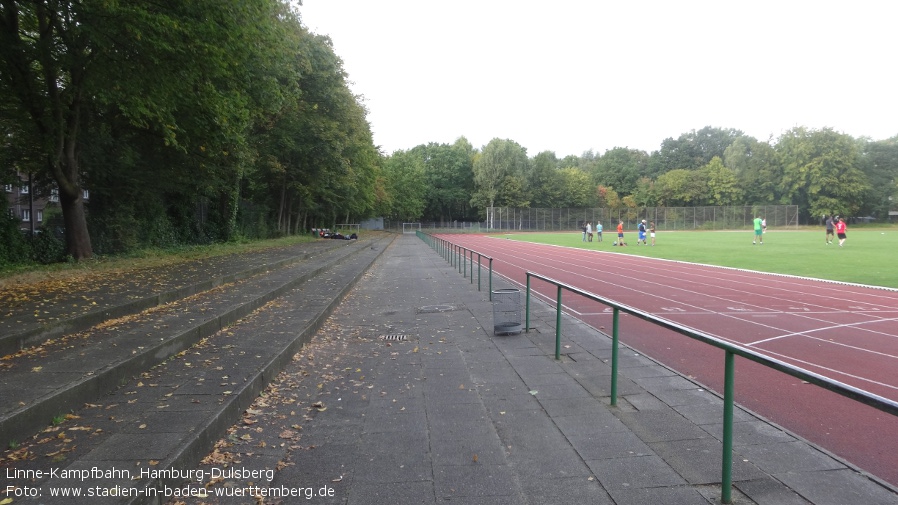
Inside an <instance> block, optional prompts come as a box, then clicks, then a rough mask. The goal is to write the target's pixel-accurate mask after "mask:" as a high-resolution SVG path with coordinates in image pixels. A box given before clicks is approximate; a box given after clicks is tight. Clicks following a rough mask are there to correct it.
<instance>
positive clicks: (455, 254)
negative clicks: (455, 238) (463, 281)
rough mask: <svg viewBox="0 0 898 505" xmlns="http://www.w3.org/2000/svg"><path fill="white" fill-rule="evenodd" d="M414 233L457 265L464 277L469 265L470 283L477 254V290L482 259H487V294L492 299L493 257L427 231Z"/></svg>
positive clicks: (452, 263) (453, 264) (466, 275)
mask: <svg viewBox="0 0 898 505" xmlns="http://www.w3.org/2000/svg"><path fill="white" fill-rule="evenodd" d="M415 234H416V235H417V236H418V238H420V239H421V240H423V241H424V242H425V243H427V245H429V246H430V247H431V248H432V249H433V250H435V251H436V252H437V253H439V254H440V256H442V257H443V258H444V259H445V260H446V261H447V262H449V264H450V265H452V266H455V267H458V271H459V272H460V273H461V274H462V275H463V276H464V277H465V278H468V265H470V267H471V268H470V274H471V284H474V255H475V254H476V255H477V291H480V290H481V287H480V283H481V267H482V263H483V260H484V259H486V260H488V261H489V274H488V276H487V278H488V279H489V295H490V301H492V300H493V258H492V257H490V256H487V255H485V254H481V253H479V252H477V251H474V250H472V249H468V248H467V247H462V246H460V245H457V244H453V243H452V242H449V241H448V240H445V239H442V238H439V237H434V236H433V235H430V234H428V233H424V232H422V231H420V230H418V231H416V232H415Z"/></svg>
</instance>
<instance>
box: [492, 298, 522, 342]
mask: <svg viewBox="0 0 898 505" xmlns="http://www.w3.org/2000/svg"><path fill="white" fill-rule="evenodd" d="M520 332H521V290H520V289H496V290H494V291H493V334H494V335H502V334H509V333H520Z"/></svg>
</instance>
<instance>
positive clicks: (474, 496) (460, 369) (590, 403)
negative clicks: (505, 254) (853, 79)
mask: <svg viewBox="0 0 898 505" xmlns="http://www.w3.org/2000/svg"><path fill="white" fill-rule="evenodd" d="M484 283H485V279H484ZM485 286H486V284H484V285H483V289H482V290H481V291H478V289H477V284H476V277H475V280H474V284H472V283H471V279H468V278H464V277H462V274H461V273H459V272H458V271H457V269H455V268H454V267H452V266H450V265H448V264H447V263H446V262H444V261H443V259H442V258H441V257H440V256H439V255H438V254H436V253H435V252H434V251H432V250H431V249H430V248H429V247H427V246H426V245H425V244H424V243H423V242H422V241H420V240H418V239H416V238H413V237H410V236H403V237H400V238H399V239H397V241H396V242H394V244H393V245H392V246H391V247H390V248H389V249H388V251H387V252H386V254H385V255H384V256H382V257H381V258H380V259H379V260H378V261H377V262H376V263H375V266H374V268H373V269H372V270H371V271H370V272H369V274H368V276H367V277H366V279H365V280H364V282H362V283H360V284H359V285H358V286H357V287H356V288H355V289H354V290H353V291H352V292H351V293H350V295H349V296H348V297H347V299H346V300H344V302H343V303H342V304H341V305H340V306H339V307H338V309H337V310H336V312H335V313H334V315H333V316H332V317H331V318H330V320H329V321H328V323H327V324H326V325H325V326H324V328H323V330H322V331H320V332H319V333H318V334H317V335H316V337H315V338H314V339H313V341H312V344H311V345H310V346H308V347H306V348H305V349H304V350H303V351H302V352H300V353H299V354H298V355H297V356H296V358H295V359H294V361H293V363H291V365H290V366H288V368H287V370H286V371H285V372H284V373H283V374H282V375H281V376H280V377H278V379H277V381H275V382H274V383H273V384H272V386H271V387H270V388H269V390H268V391H267V392H266V393H265V394H263V396H262V397H260V398H259V400H258V401H257V402H256V403H255V404H254V405H253V406H251V407H250V410H249V412H250V414H249V415H247V417H246V419H245V421H244V423H242V424H238V425H236V426H234V427H233V428H232V430H233V431H232V433H231V435H230V437H229V438H228V439H225V440H222V441H221V442H220V444H219V449H218V450H217V451H216V453H214V454H213V455H211V456H210V457H209V458H207V464H206V465H202V466H200V467H199V469H201V470H203V471H205V472H207V474H206V475H207V476H208V475H211V473H212V472H214V471H216V470H215V469H216V468H217V467H220V466H221V465H222V462H225V461H228V462H230V464H232V465H233V466H234V467H236V468H243V469H247V470H263V469H272V470H276V471H275V472H273V474H272V476H273V478H272V479H271V480H270V481H269V480H268V479H267V477H263V478H254V477H253V476H251V475H250V477H249V478H246V479H240V478H225V479H223V480H221V481H217V482H215V483H214V484H212V485H210V486H209V487H208V491H207V493H208V495H207V496H206V497H205V498H203V499H194V500H189V501H188V503H247V501H246V498H243V501H241V499H240V498H231V499H227V498H222V497H216V496H215V493H228V492H238V493H239V492H242V491H243V490H245V488H246V486H249V485H258V486H261V487H265V488H267V490H268V491H266V492H269V493H273V494H277V493H285V492H293V493H297V494H300V493H310V494H311V493H314V494H315V497H314V499H312V500H310V502H311V503H340V504H344V503H348V504H353V505H354V504H380V503H383V504H395V503H424V504H427V503H446V502H448V503H470V504H522V503H530V504H556V503H557V504H565V505H569V504H571V503H595V504H618V505H624V504H634V505H635V504H640V505H641V504H646V503H664V504H708V503H719V499H720V485H719V483H720V467H721V443H720V441H719V438H720V433H721V431H722V428H721V419H722V412H723V408H722V402H721V400H720V399H719V398H718V397H717V396H716V395H713V394H711V393H709V392H708V391H705V390H703V389H702V387H700V386H699V385H696V384H694V383H692V382H690V381H689V380H686V379H684V378H683V377H681V376H679V375H678V374H676V373H674V372H672V371H670V370H669V369H667V368H666V367H664V366H662V365H660V364H658V363H655V362H653V361H652V360H650V359H648V358H646V357H644V356H640V355H638V354H637V353H635V352H632V351H625V352H622V370H621V378H620V380H619V391H620V393H621V395H622V399H621V400H620V402H619V404H620V405H619V406H618V407H615V408H610V407H609V405H608V397H609V393H608V389H609V387H610V364H609V362H608V360H609V358H610V339H609V338H607V337H606V336H605V335H602V334H600V333H598V332H597V331H595V330H594V329H592V328H589V327H586V326H585V325H582V324H579V323H578V322H576V321H574V320H567V319H566V320H565V321H564V323H563V325H564V326H563V327H564V328H565V334H564V341H565V343H566V344H565V348H564V358H563V359H562V360H561V361H555V360H554V359H553V354H554V321H555V315H554V311H553V310H551V309H550V308H548V307H545V306H538V307H537V308H536V309H535V312H536V313H535V314H534V316H535V317H534V320H532V321H531V326H533V327H535V329H534V330H531V332H529V333H525V334H519V335H513V336H494V335H493V332H492V328H493V323H494V322H493V313H492V305H491V304H490V301H489V299H488V291H487V290H486V289H485ZM502 287H508V286H507V285H503V283H502V282H501V280H496V281H494V289H497V288H502ZM399 338H401V339H402V340H396V339H399ZM736 419H737V421H738V423H737V427H736V450H737V454H735V456H734V469H735V472H734V473H735V475H734V479H735V481H736V484H735V488H734V490H733V498H734V503H757V504H807V503H814V504H820V505H822V504H847V503H864V504H874V503H898V496H896V495H895V494H894V493H893V492H892V491H891V490H888V489H886V488H884V487H882V486H881V485H879V484H877V483H876V482H874V481H872V480H870V479H869V478H868V477H867V476H865V475H862V474H860V473H858V472H856V471H854V470H853V469H851V468H849V467H847V466H846V465H844V464H843V463H841V462H839V461H837V460H835V459H833V458H832V457H830V456H828V455H827V454H824V453H822V452H820V451H818V450H816V449H815V448H813V447H811V446H809V445H808V444H806V443H804V442H802V441H801V440H797V439H796V438H795V437H793V436H791V435H789V434H788V433H784V432H783V431H781V430H779V429H778V428H777V427H775V426H771V425H770V424H768V423H767V422H765V421H763V420H760V419H757V418H755V417H753V416H752V415H750V414H749V413H746V412H744V411H741V410H737V414H736ZM206 482H207V483H208V479H207V481H206ZM322 495H329V496H322ZM273 501H274V502H277V500H273ZM299 501H300V500H299V499H297V498H293V499H285V500H284V501H283V502H284V503H298V502H299ZM266 503H267V502H266Z"/></svg>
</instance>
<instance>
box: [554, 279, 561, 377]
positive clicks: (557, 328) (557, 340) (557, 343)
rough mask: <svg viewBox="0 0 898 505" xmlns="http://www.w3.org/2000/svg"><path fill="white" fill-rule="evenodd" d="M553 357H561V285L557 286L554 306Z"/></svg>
mask: <svg viewBox="0 0 898 505" xmlns="http://www.w3.org/2000/svg"><path fill="white" fill-rule="evenodd" d="M555 359H561V286H558V305H557V306H556V307H555Z"/></svg>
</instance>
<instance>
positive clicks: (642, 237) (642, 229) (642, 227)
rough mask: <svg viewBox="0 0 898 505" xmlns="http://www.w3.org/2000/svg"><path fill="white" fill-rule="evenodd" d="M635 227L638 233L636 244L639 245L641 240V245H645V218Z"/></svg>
mask: <svg viewBox="0 0 898 505" xmlns="http://www.w3.org/2000/svg"><path fill="white" fill-rule="evenodd" d="M637 229H638V230H639V235H637V236H636V245H639V243H640V242H642V245H646V244H645V219H643V220H642V222H640V223H639V226H638V227H637Z"/></svg>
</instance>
